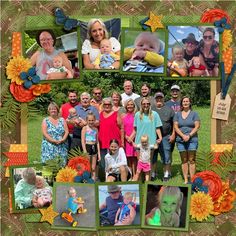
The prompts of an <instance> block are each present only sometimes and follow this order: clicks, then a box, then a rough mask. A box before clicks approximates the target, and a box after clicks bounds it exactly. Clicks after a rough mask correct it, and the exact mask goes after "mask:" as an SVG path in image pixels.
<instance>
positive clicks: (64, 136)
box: [61, 118, 69, 143]
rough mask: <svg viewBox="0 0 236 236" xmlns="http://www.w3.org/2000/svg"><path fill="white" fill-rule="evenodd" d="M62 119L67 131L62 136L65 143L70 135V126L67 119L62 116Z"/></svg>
mask: <svg viewBox="0 0 236 236" xmlns="http://www.w3.org/2000/svg"><path fill="white" fill-rule="evenodd" d="M62 119H63V125H64V130H65V133H64V135H63V137H62V140H61V142H62V143H64V142H65V141H66V139H67V137H68V135H69V130H68V126H67V123H66V121H65V119H64V118H62Z"/></svg>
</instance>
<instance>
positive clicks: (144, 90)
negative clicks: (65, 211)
mask: <svg viewBox="0 0 236 236" xmlns="http://www.w3.org/2000/svg"><path fill="white" fill-rule="evenodd" d="M149 92H150V89H149V88H148V87H147V86H146V85H143V86H142V88H141V95H142V97H147V96H148V95H149Z"/></svg>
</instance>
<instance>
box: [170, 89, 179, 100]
mask: <svg viewBox="0 0 236 236" xmlns="http://www.w3.org/2000/svg"><path fill="white" fill-rule="evenodd" d="M170 94H171V97H172V98H173V99H177V98H178V97H179V90H178V89H172V90H171V92H170Z"/></svg>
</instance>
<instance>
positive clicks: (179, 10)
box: [0, 0, 236, 236]
mask: <svg viewBox="0 0 236 236" xmlns="http://www.w3.org/2000/svg"><path fill="white" fill-rule="evenodd" d="M55 7H61V8H63V10H64V12H65V14H66V15H69V16H74V15H75V16H91V15H93V16H94V15H98V16H102V15H104V16H114V15H115V16H117V15H119V16H126V17H133V19H134V24H133V25H134V26H135V27H137V25H138V23H137V22H138V20H139V19H140V16H147V15H148V14H149V12H150V11H153V12H154V13H156V14H158V15H160V14H162V15H163V16H164V17H165V19H166V21H169V22H171V21H172V22H173V19H175V21H176V22H180V23H181V19H184V20H182V21H183V22H192V21H193V19H196V17H195V18H194V16H197V19H198V20H199V19H200V16H201V15H202V13H203V12H204V11H205V10H208V9H212V8H220V9H223V10H225V11H226V12H227V13H228V15H229V16H230V17H231V20H232V24H233V25H234V40H235V35H236V32H235V31H236V28H235V22H236V20H235V19H234V17H235V12H236V4H235V1H169V0H160V1H129V2H127V1H94V0H90V1H54V2H53V1H21V0H11V1H1V28H0V31H1V78H2V79H1V90H2V94H1V98H2V100H1V101H2V103H1V112H0V113H1V114H0V115H1V117H0V118H1V121H3V120H4V119H5V120H7V122H8V125H7V126H5V127H2V143H1V146H2V151H8V149H9V145H10V144H12V143H14V142H16V141H17V137H18V135H19V134H18V132H17V130H19V123H18V122H17V121H19V120H20V116H19V115H18V112H19V111H22V110H23V111H24V112H23V113H22V115H24V116H31V115H33V114H34V113H35V107H36V108H40V106H41V108H43V107H45V105H44V103H45V104H47V103H48V101H49V100H51V99H55V100H56V101H57V102H58V103H59V104H60V103H62V102H64V101H65V96H64V94H65V91H66V90H67V89H68V84H56V85H53V87H54V86H55V87H56V89H55V90H54V89H53V90H52V92H51V93H50V94H48V95H46V96H45V97H41V98H38V101H36V102H33V103H30V104H28V106H26V105H25V104H19V103H17V102H16V101H15V100H14V99H13V98H12V97H11V95H10V94H9V91H8V86H9V81H7V80H6V76H5V65H6V63H7V61H8V60H9V57H10V55H11V35H12V32H14V31H22V32H23V30H24V27H25V20H26V16H36V15H43V16H52V12H53V9H54V8H55ZM178 16H180V17H182V18H178ZM43 20H44V19H43V17H42V21H43ZM234 45H235V44H234ZM234 58H235V56H234ZM128 78H129V77H128V76H125V77H124V76H122V75H119V74H114V75H113V76H111V75H110V74H108V73H103V74H101V76H100V75H96V73H95V74H90V75H85V76H84V79H83V81H81V82H79V83H73V84H70V85H69V86H70V87H74V88H76V89H79V91H82V90H83V91H84V90H88V91H90V90H91V88H92V87H94V86H95V85H97V84H99V85H101V86H102V87H103V88H104V92H105V94H106V95H109V92H110V91H111V90H112V89H114V88H115V89H117V90H121V85H122V83H123V81H124V79H128ZM130 79H132V80H133V81H134V84H135V88H136V90H137V88H138V87H139V85H140V83H141V81H144V80H148V81H149V82H150V83H151V85H152V88H162V90H163V91H164V92H165V94H167V89H168V88H169V85H168V88H167V83H166V82H165V81H162V80H157V79H154V78H151V77H150V78H148V77H144V78H143V77H142V78H140V77H134V76H130ZM172 82H174V81H171V82H170V83H169V84H171V83H172ZM179 83H180V85H181V86H182V87H183V88H185V86H186V87H188V86H193V87H192V93H193V94H192V96H194V97H196V98H195V101H194V102H195V103H197V102H199V103H200V104H203V103H207V104H209V101H206V100H205V99H204V95H205V94H206V93H209V87H208V86H209V85H207V86H206V85H205V84H206V83H204V82H199V81H198V82H194V85H190V84H188V83H186V82H185V81H181V82H179ZM207 87H208V88H207ZM55 91H57V93H56V92H55ZM186 91H187V90H186ZM235 91H236V81H235V77H234V79H233V83H232V85H231V87H230V95H231V97H232V108H231V112H230V119H229V121H227V122H221V126H222V129H221V130H222V135H221V137H222V143H227V142H228V143H233V144H234V146H236V135H235V134H236V95H235ZM200 94H201V95H200ZM2 111H4V112H2ZM4 113H5V114H8V115H9V116H7V118H5V117H6V115H5V116H4V115H3V114H4ZM13 114H14V115H13ZM4 175H5V169H4V168H1V190H2V192H1V203H2V204H1V226H2V227H1V235H3V236H8V235H33V236H34V235H52V236H54V235H82V236H90V235H104V236H106V235H122V236H123V235H124V236H125V235H150V236H155V235H188V234H191V235H219V236H220V235H234V232H233V229H235V228H233V225H235V224H236V213H235V210H233V211H231V212H230V213H228V214H224V215H220V216H219V217H216V218H215V224H214V223H191V224H190V230H189V233H188V232H186V233H183V232H178V233H177V232H171V231H153V230H143V229H136V230H119V231H117V230H114V231H100V232H99V233H95V232H91V233H90V232H80V233H78V232H75V231H63V230H61V231H58V230H57V231H55V230H53V229H51V228H50V226H49V225H48V224H47V223H27V222H26V219H25V215H24V214H10V213H9V204H8V187H9V180H8V179H7V178H5V177H4ZM233 179H234V182H232V184H234V185H233V186H234V187H235V176H233Z"/></svg>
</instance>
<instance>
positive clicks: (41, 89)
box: [30, 84, 51, 96]
mask: <svg viewBox="0 0 236 236" xmlns="http://www.w3.org/2000/svg"><path fill="white" fill-rule="evenodd" d="M30 90H32V93H33V94H34V95H35V96H40V95H41V94H42V93H49V92H50V90H51V86H50V84H37V85H32V86H31V88H30Z"/></svg>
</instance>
